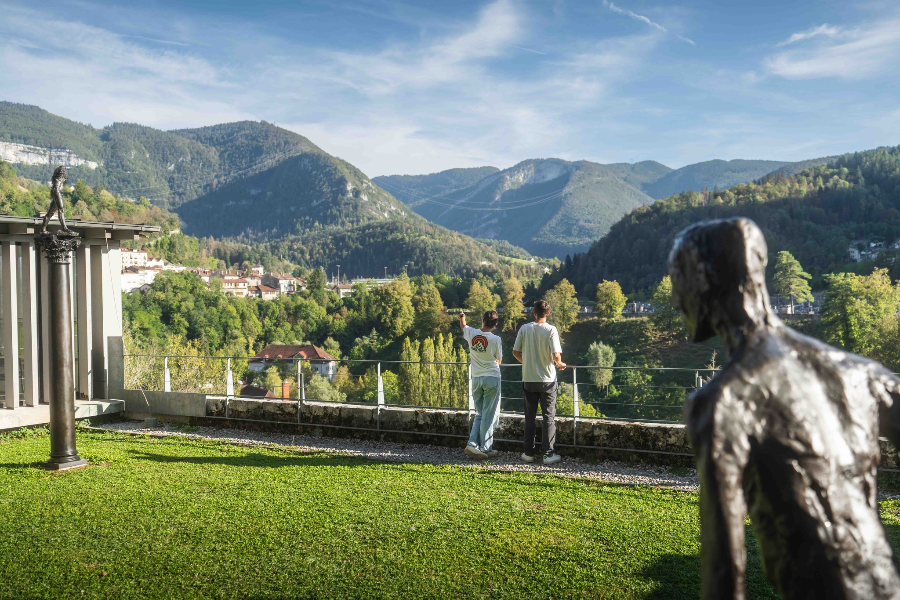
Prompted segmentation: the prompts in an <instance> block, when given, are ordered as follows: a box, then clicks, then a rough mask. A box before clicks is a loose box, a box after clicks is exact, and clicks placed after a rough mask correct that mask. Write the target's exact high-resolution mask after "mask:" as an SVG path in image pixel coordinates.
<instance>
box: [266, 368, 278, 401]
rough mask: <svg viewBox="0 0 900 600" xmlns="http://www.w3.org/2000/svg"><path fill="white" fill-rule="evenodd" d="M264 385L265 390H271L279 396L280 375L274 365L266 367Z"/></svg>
mask: <svg viewBox="0 0 900 600" xmlns="http://www.w3.org/2000/svg"><path fill="white" fill-rule="evenodd" d="M265 385H266V389H267V390H272V391H273V392H275V394H276V395H278V396H281V375H279V374H278V367H276V366H275V365H272V366H271V367H269V368H268V369H266V379H265Z"/></svg>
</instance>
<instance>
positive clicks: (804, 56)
mask: <svg viewBox="0 0 900 600" xmlns="http://www.w3.org/2000/svg"><path fill="white" fill-rule="evenodd" d="M822 27H827V26H824V25H823V26H821V27H819V28H813V29H810V30H807V31H805V32H801V33H795V34H794V35H793V36H791V38H789V39H788V40H786V41H785V42H784V43H785V44H787V43H793V42H791V40H792V39H794V38H795V37H796V38H797V39H794V42H796V41H800V40H808V39H812V38H818V43H814V44H813V45H812V47H808V48H802V49H801V48H798V49H792V50H786V51H783V52H779V53H777V54H774V55H772V56H769V57H767V58H766V59H765V61H764V63H763V64H764V66H765V68H766V69H767V70H768V71H769V72H770V73H773V74H775V75H778V76H780V77H784V78H786V79H813V78H826V77H834V78H840V79H863V78H867V77H872V76H876V75H880V74H883V73H886V72H887V71H889V70H890V69H891V68H893V67H896V65H897V63H898V56H900V18H896V17H895V18H890V19H884V20H881V21H879V22H876V23H869V24H865V25H862V26H860V27H857V28H854V29H851V30H846V31H833V32H832V30H831V29H828V30H827V31H828V32H829V33H825V32H824V31H826V30H822ZM819 30H821V31H820V32H819V33H816V31H819ZM797 36H805V37H797Z"/></svg>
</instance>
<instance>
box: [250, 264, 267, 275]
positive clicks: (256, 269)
mask: <svg viewBox="0 0 900 600" xmlns="http://www.w3.org/2000/svg"><path fill="white" fill-rule="evenodd" d="M265 272H266V268H265V267H263V266H262V265H255V266H253V267H250V274H252V275H256V276H257V277H262V276H263V275H264V274H265Z"/></svg>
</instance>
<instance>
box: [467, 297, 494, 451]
mask: <svg viewBox="0 0 900 600" xmlns="http://www.w3.org/2000/svg"><path fill="white" fill-rule="evenodd" d="M499 320H500V317H499V315H497V311H496V310H489V311H487V312H486V313H484V316H483V317H482V318H481V329H475V328H474V327H467V326H466V313H464V312H460V313H459V326H460V328H461V329H462V332H463V337H464V338H466V342H467V344H468V346H469V356H470V357H471V359H472V398H473V400H474V401H475V420H474V421H473V422H472V432H471V433H470V434H469V443H468V444H466V449H465V450H464V452H465V453H466V455H468V456H470V457H472V458H477V459H485V458H488V457H492V456H496V455H497V454H498V452H497V451H496V450H494V428H495V427H497V423H498V422H499V421H500V362H501V361H502V360H503V344H502V342H501V340H500V338H499V337H497V336H496V335H494V334H493V333H491V330H492V329H493V328H494V327H496V326H497V321H499Z"/></svg>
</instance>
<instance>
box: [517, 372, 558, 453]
mask: <svg viewBox="0 0 900 600" xmlns="http://www.w3.org/2000/svg"><path fill="white" fill-rule="evenodd" d="M558 388H559V383H558V382H556V381H542V382H530V381H529V382H525V383H523V384H522V389H523V390H524V391H525V454H528V455H529V456H534V454H535V447H534V433H535V428H536V423H535V419H536V417H537V409H538V404H540V405H541V417H542V418H543V436H542V438H541V445H542V446H543V453H544V454H547V453H549V452H553V451H554V450H555V448H556V390H557V389H558Z"/></svg>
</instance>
